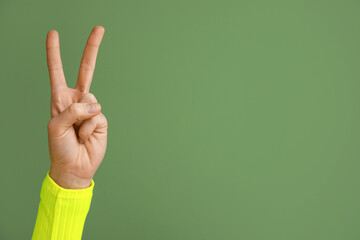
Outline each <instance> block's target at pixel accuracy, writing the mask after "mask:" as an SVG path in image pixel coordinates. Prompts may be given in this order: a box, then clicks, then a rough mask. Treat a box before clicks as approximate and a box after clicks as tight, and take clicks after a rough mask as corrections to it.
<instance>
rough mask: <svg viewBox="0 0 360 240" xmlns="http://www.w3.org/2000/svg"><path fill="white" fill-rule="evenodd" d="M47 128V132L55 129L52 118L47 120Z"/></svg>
mask: <svg viewBox="0 0 360 240" xmlns="http://www.w3.org/2000/svg"><path fill="white" fill-rule="evenodd" d="M47 129H48V131H49V132H52V131H53V130H54V129H55V122H54V120H53V118H52V119H50V121H49V122H48V124H47Z"/></svg>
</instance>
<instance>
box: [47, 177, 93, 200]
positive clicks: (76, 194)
mask: <svg viewBox="0 0 360 240" xmlns="http://www.w3.org/2000/svg"><path fill="white" fill-rule="evenodd" d="M49 172H50V171H48V172H47V174H46V177H45V179H44V182H43V186H42V189H41V190H42V191H41V192H43V191H47V192H50V193H51V194H52V195H53V196H54V197H58V198H84V197H92V194H93V189H94V186H95V183H94V180H91V184H90V186H89V187H88V188H84V189H66V188H63V187H60V186H59V185H58V184H57V183H56V182H54V180H53V179H52V178H51V177H50V175H49ZM40 197H41V195H40Z"/></svg>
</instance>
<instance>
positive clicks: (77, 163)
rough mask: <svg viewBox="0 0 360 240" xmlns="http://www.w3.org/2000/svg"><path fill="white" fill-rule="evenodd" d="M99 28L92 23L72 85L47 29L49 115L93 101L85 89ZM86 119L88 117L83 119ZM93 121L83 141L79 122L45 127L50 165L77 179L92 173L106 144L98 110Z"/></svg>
mask: <svg viewBox="0 0 360 240" xmlns="http://www.w3.org/2000/svg"><path fill="white" fill-rule="evenodd" d="M103 34H104V32H103V28H101V27H95V28H94V29H93V31H92V33H91V34H90V37H89V39H88V42H87V44H86V47H85V50H84V54H83V58H82V61H81V64H80V70H79V76H78V81H77V84H76V87H75V89H72V88H69V87H68V86H67V85H66V82H65V77H64V73H63V70H62V63H61V58H60V47H59V38H58V34H57V32H56V31H51V32H49V34H48V38H47V56H48V68H49V74H50V82H51V118H54V117H56V116H57V115H59V114H60V113H62V112H63V111H64V110H65V109H66V108H67V107H69V106H70V105H71V104H73V103H78V102H85V103H94V102H97V101H96V98H95V97H94V96H93V95H92V94H90V93H88V91H89V88H90V84H91V81H92V76H93V71H94V68H95V62H96V55H97V51H98V47H99V45H100V42H101V39H102V37H103ZM86 121H88V120H86ZM90 121H96V122H97V125H96V128H95V129H94V131H93V132H92V133H91V135H90V136H89V138H88V139H87V141H85V142H81V141H79V132H78V130H79V128H80V127H81V125H82V124H83V122H82V121H78V122H77V123H75V124H74V125H73V127H70V128H68V129H66V130H65V131H63V132H57V133H54V132H50V131H49V150H50V158H51V164H52V168H54V169H55V168H56V169H65V168H66V169H67V171H71V174H73V175H75V176H76V177H78V178H81V179H89V178H92V176H93V175H94V174H95V171H96V170H97V168H98V166H99V165H100V163H101V161H102V159H103V158H104V155H105V150H106V145H107V121H106V118H105V117H104V115H103V114H102V113H99V114H98V115H96V116H95V117H93V119H92V120H90Z"/></svg>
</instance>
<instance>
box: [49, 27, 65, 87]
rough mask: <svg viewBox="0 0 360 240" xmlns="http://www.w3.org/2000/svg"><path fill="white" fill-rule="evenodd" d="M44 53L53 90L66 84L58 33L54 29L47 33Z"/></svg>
mask: <svg viewBox="0 0 360 240" xmlns="http://www.w3.org/2000/svg"><path fill="white" fill-rule="evenodd" d="M46 55H47V66H48V69H49V76H50V85H51V90H52V91H53V90H55V89H57V88H59V87H61V86H66V81H65V76H64V71H63V66H62V62H61V57H60V41H59V33H58V32H57V31H56V30H51V31H49V32H48V34H47V37H46Z"/></svg>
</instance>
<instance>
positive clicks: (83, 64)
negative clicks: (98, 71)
mask: <svg viewBox="0 0 360 240" xmlns="http://www.w3.org/2000/svg"><path fill="white" fill-rule="evenodd" d="M80 69H81V70H83V71H86V72H93V71H94V69H95V65H94V64H91V63H90V61H89V60H87V59H84V60H83V61H82V62H81V63H80Z"/></svg>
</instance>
